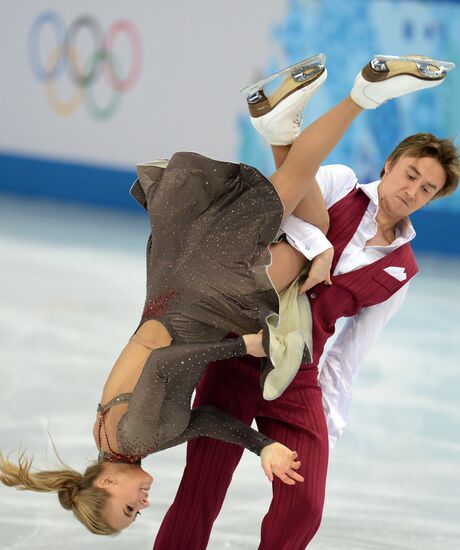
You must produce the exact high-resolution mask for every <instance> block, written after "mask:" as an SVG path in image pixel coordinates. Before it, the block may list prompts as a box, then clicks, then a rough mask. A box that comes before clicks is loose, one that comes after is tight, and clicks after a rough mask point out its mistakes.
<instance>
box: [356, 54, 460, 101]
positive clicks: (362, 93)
mask: <svg viewBox="0 0 460 550" xmlns="http://www.w3.org/2000/svg"><path fill="white" fill-rule="evenodd" d="M454 68H455V64H454V63H450V62H448V61H436V60H435V59H430V58H429V57H421V56H415V55H414V56H407V57H396V56H391V55H375V56H374V57H373V58H372V59H371V60H370V62H369V63H368V64H367V65H366V66H365V67H364V69H363V70H362V71H361V72H360V73H359V74H358V76H357V77H356V78H355V83H354V86H353V89H352V90H351V93H350V96H351V99H352V100H353V101H354V102H355V103H357V104H358V105H359V106H360V107H362V108H363V109H376V108H377V107H379V106H380V105H382V104H383V103H386V102H387V101H389V100H390V99H393V98H395V97H399V96H402V95H405V94H409V93H411V92H416V91H417V90H423V89H425V88H433V87H434V86H439V84H441V83H442V81H443V80H444V79H445V78H446V75H447V73H448V72H449V71H451V70H452V69H454Z"/></svg>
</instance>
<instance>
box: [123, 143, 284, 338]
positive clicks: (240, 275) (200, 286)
mask: <svg viewBox="0 0 460 550" xmlns="http://www.w3.org/2000/svg"><path fill="white" fill-rule="evenodd" d="M131 194H132V195H133V197H134V198H135V199H136V200H137V201H138V202H139V203H140V204H141V205H142V206H143V207H144V208H145V209H146V210H147V211H148V213H149V216H150V221H151V229H152V232H151V235H150V238H149V240H148V243H147V297H146V302H145V307H144V311H143V314H142V318H141V324H142V323H143V322H145V321H146V320H148V319H158V320H159V321H161V322H162V323H163V324H164V325H165V326H166V328H167V329H168V331H169V332H170V334H171V336H172V337H173V339H174V341H175V342H208V341H209V342H212V341H216V340H218V339H221V338H222V337H223V336H224V335H225V334H227V333H229V332H233V333H236V334H246V333H253V332H257V331H258V330H260V328H261V326H262V322H263V319H265V318H266V317H267V316H268V315H269V314H271V313H278V311H279V300H278V295H277V293H276V291H275V290H274V288H273V286H272V284H271V282H270V279H269V277H268V275H267V272H266V267H267V266H268V265H269V264H270V262H271V256H270V252H269V249H268V246H269V244H270V243H272V242H273V241H274V240H275V239H276V236H277V233H278V230H279V227H280V224H281V221H282V216H283V206H282V203H281V200H280V198H279V196H278V194H277V192H276V190H275V188H274V187H273V185H272V184H271V183H270V181H269V180H268V179H267V178H265V177H264V176H263V175H262V174H261V173H260V172H259V171H258V170H256V169H255V168H253V167H251V166H247V165H244V164H235V163H229V162H220V161H216V160H212V159H209V158H207V157H204V156H202V155H198V154H196V153H176V154H174V155H173V157H172V158H171V159H170V161H169V162H164V163H158V162H154V163H146V164H140V165H138V179H137V180H136V182H135V183H134V185H133V187H132V189H131Z"/></svg>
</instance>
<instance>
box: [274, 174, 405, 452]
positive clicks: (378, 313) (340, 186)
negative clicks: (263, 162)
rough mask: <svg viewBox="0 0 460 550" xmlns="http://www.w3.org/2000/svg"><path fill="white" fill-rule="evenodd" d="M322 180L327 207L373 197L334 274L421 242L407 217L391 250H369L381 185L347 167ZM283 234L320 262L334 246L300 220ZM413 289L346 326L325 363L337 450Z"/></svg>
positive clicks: (326, 400) (323, 380)
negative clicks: (362, 372)
mask: <svg viewBox="0 0 460 550" xmlns="http://www.w3.org/2000/svg"><path fill="white" fill-rule="evenodd" d="M316 179H317V181H318V184H319V187H320V189H321V192H322V194H323V196H324V201H325V203H326V207H327V208H330V207H331V206H332V205H333V204H335V203H336V202H338V201H339V200H340V199H342V198H343V197H344V196H345V195H347V194H348V193H349V192H350V191H351V190H352V189H354V188H355V187H358V188H360V189H362V190H363V191H364V193H366V195H367V196H368V197H369V198H370V201H369V205H368V207H367V209H366V212H365V214H364V216H363V219H362V221H361V223H360V224H359V226H358V229H357V231H356V233H355V234H354V236H353V238H352V239H351V241H350V242H349V243H348V244H347V246H346V247H345V249H344V251H343V253H342V256H341V257H340V259H339V262H338V263H337V266H336V268H335V271H334V273H333V274H334V275H340V274H342V273H348V272H350V271H354V270H355V269H358V268H360V267H363V266H365V265H369V264H371V263H373V262H375V261H377V260H378V259H380V258H382V257H383V256H386V255H387V254H389V253H390V252H392V251H393V250H395V249H396V248H398V247H400V246H401V245H403V244H405V243H407V242H409V241H411V240H412V239H413V238H414V237H415V231H414V228H413V227H412V224H411V222H410V220H409V218H405V219H404V220H402V221H401V222H399V224H398V225H397V226H396V238H395V240H394V241H393V242H392V243H391V244H390V245H387V246H367V245H366V243H367V241H369V240H370V239H371V238H372V237H374V235H375V234H376V232H377V223H376V221H375V216H376V214H377V210H378V194H377V188H378V186H379V184H380V180H377V181H374V182H372V183H368V184H365V185H362V184H359V183H358V181H357V178H356V175H355V173H354V172H353V170H352V169H351V168H349V167H347V166H343V165H341V164H333V165H329V166H322V167H321V168H320V169H319V171H318V173H317V176H316ZM282 230H283V231H284V232H285V233H286V236H287V240H288V242H289V243H290V244H291V245H292V246H293V247H294V248H296V249H297V250H299V251H300V252H301V253H302V254H304V255H305V256H306V257H307V258H308V259H312V258H314V257H315V256H316V255H318V254H320V253H321V252H323V251H324V250H326V249H327V248H330V247H331V244H330V242H329V241H328V240H327V239H326V237H325V236H324V235H323V234H322V233H321V231H320V230H319V229H318V228H316V227H314V226H312V225H310V224H308V223H307V222H304V221H303V220H301V219H300V218H297V217H296V216H290V217H289V218H287V219H286V221H285V222H284V223H283V225H282ZM407 290H408V284H406V285H404V286H403V287H402V288H400V289H399V290H398V291H397V292H395V294H393V295H392V296H391V297H390V298H388V300H386V301H385V302H382V303H380V304H377V305H374V306H370V307H366V308H363V309H362V310H361V311H360V312H359V313H358V314H357V315H354V316H352V317H349V318H347V321H346V322H345V325H344V327H343V328H342V330H341V331H340V332H339V334H338V335H337V338H336V339H335V341H334V343H333V345H332V347H331V348H330V349H329V351H328V352H327V353H326V355H325V357H324V359H323V362H322V369H321V372H320V375H319V383H320V385H321V387H322V391H323V406H324V410H325V413H326V421H327V427H328V433H329V446H330V448H332V447H334V445H335V443H336V442H337V439H338V438H339V437H340V435H341V433H342V431H343V428H344V426H345V424H346V422H347V419H348V414H349V409H350V402H351V397H352V391H351V388H352V384H353V382H354V380H355V379H356V377H357V375H358V372H359V368H360V366H361V363H362V361H363V359H364V356H365V355H366V353H367V352H368V351H369V349H370V348H371V347H372V345H373V344H374V342H375V340H376V339H377V337H378V336H379V335H380V333H381V332H382V330H383V328H384V326H385V325H386V324H387V323H388V321H389V320H390V319H391V317H392V316H393V315H394V314H395V313H396V312H397V311H398V309H399V307H400V306H401V304H402V302H403V300H404V298H405V296H406V294H407ZM313 345H314V342H313Z"/></svg>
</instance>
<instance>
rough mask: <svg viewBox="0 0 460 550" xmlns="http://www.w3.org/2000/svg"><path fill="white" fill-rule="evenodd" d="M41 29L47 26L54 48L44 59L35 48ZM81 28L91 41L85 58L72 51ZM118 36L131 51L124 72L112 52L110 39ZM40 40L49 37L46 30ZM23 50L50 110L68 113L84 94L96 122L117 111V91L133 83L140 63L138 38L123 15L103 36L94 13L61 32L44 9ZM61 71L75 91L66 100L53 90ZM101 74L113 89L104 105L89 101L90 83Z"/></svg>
mask: <svg viewBox="0 0 460 550" xmlns="http://www.w3.org/2000/svg"><path fill="white" fill-rule="evenodd" d="M45 27H50V28H51V31H52V39H53V42H55V46H54V48H53V49H52V51H51V53H50V54H49V55H48V57H47V59H46V60H45V62H44V61H43V60H42V57H41V55H40V46H43V42H44V39H43V37H44V32H45ZM82 31H83V32H84V33H85V35H88V36H89V37H90V41H91V53H90V54H89V55H87V56H86V57H87V59H86V60H83V59H82V58H81V56H80V55H79V54H78V53H77V51H78V50H77V45H78V37H79V36H80V34H81V33H82ZM122 34H124V35H126V38H127V39H128V43H129V50H130V66H129V69H128V70H127V72H126V74H125V75H123V74H122V69H121V63H120V61H119V59H118V58H117V57H116V56H115V54H114V49H115V48H114V46H115V42H116V40H117V38H118V37H119V36H120V35H122ZM45 38H47V39H48V41H49V38H50V36H49V33H48V35H47V36H45ZM27 50H28V56H29V62H30V65H31V68H32V72H33V74H34V75H35V77H36V78H37V79H38V80H39V81H41V82H43V84H44V86H45V90H46V93H47V96H48V100H49V102H50V104H51V106H52V108H53V109H54V110H55V111H56V112H57V113H58V114H60V115H62V116H66V115H69V114H71V113H73V112H74V111H75V110H76V109H77V108H78V105H79V104H80V103H81V100H82V98H83V100H84V102H85V105H86V108H87V110H88V112H89V113H90V114H91V115H92V116H93V117H95V118H97V119H99V120H104V119H107V118H109V117H110V116H112V115H113V114H114V113H115V112H116V110H117V109H118V106H119V104H120V99H121V94H123V93H124V92H126V91H127V90H129V89H130V88H132V87H133V85H134V84H135V82H136V81H137V79H138V77H139V74H140V71H141V67H142V40H141V37H140V35H139V31H138V30H137V27H136V26H135V25H134V24H133V23H132V22H131V21H128V20H126V19H122V20H119V21H115V22H114V23H112V25H111V26H110V27H109V28H108V30H107V32H106V33H105V34H104V31H103V29H102V26H101V24H100V23H99V22H98V21H97V20H96V19H95V18H94V17H92V16H90V15H82V16H80V17H78V18H77V19H75V20H74V21H73V22H72V23H71V25H70V26H69V28H68V29H67V31H66V27H65V24H64V22H63V20H62V18H61V17H60V16H59V15H58V14H57V13H56V12H54V11H46V12H44V13H42V14H40V15H39V16H38V17H37V18H36V19H35V20H34V22H33V23H32V26H31V28H30V32H29V37H28V44H27ZM65 69H66V70H67V75H68V78H70V80H71V81H72V82H73V84H74V86H75V89H74V91H73V93H72V95H71V97H70V99H68V100H66V101H63V100H61V99H60V98H59V97H58V94H57V91H56V90H55V82H56V81H57V79H58V78H59V77H61V75H62V74H63V73H64V70H65ZM101 76H103V78H104V80H105V81H106V82H107V84H108V85H109V87H110V88H111V90H112V95H111V97H110V99H109V101H108V104H107V105H105V106H101V105H100V104H98V103H97V102H96V101H95V99H94V95H95V94H94V91H93V86H94V84H95V83H96V82H98V81H99V79H100V77H101Z"/></svg>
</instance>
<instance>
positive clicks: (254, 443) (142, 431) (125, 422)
mask: <svg viewBox="0 0 460 550" xmlns="http://www.w3.org/2000/svg"><path fill="white" fill-rule="evenodd" d="M245 354H246V346H245V343H244V340H243V339H242V338H237V339H227V340H223V341H221V342H213V343H199V344H177V345H175V344H173V345H171V346H168V347H164V348H160V349H156V350H154V351H152V353H151V354H150V355H149V357H148V359H147V361H146V364H145V366H144V368H143V371H142V373H141V375H140V377H139V380H138V382H137V384H136V387H135V388H134V392H133V394H132V396H131V399H130V402H129V407H128V411H127V412H126V413H125V415H123V417H122V418H121V420H120V422H119V424H118V428H117V441H118V445H119V448H120V449H121V451H122V452H124V453H126V454H132V455H143V456H145V455H147V454H150V453H152V452H155V451H156V450H158V449H159V448H166V447H167V446H172V445H177V444H179V443H182V442H183V441H187V440H188V439H191V438H193V437H200V436H202V435H209V436H210V437H218V439H223V440H224V441H229V442H232V443H238V444H240V445H244V446H246V445H247V448H248V449H251V450H254V452H258V451H259V452H260V450H261V447H260V445H261V443H262V440H261V439H260V434H258V433H257V432H255V430H251V428H249V427H248V426H246V425H245V424H243V423H241V422H240V421H238V420H236V419H232V417H229V416H228V415H226V414H225V413H221V412H220V411H219V412H218V413H216V412H214V413H213V414H211V413H210V412H209V410H205V411H203V412H201V413H200V412H199V413H193V414H192V413H191V410H190V400H191V396H192V393H193V390H194V389H195V387H196V385H197V384H198V381H199V379H200V377H201V375H202V374H203V372H204V370H205V369H206V367H207V365H208V363H209V362H211V361H217V360H221V359H228V358H230V357H238V356H241V355H245ZM190 423H191V424H192V425H190ZM187 429H188V431H187ZM212 434H215V435H212ZM256 434H257V435H256ZM179 436H182V439H178V438H179ZM262 437H263V436H262ZM174 440H177V442H175V443H173V441H174ZM169 442H171V444H170V445H166V444H167V443H169ZM270 442H271V441H270Z"/></svg>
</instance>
